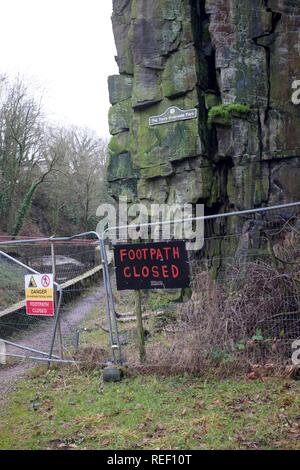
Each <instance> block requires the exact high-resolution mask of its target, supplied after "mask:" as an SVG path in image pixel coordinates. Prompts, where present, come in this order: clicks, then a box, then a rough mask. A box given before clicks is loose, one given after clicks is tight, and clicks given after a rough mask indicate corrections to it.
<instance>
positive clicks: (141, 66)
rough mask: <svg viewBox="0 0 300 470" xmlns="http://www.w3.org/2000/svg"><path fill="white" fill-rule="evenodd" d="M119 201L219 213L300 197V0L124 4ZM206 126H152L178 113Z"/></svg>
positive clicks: (114, 123) (114, 129) (115, 148)
mask: <svg viewBox="0 0 300 470" xmlns="http://www.w3.org/2000/svg"><path fill="white" fill-rule="evenodd" d="M112 22H113V29H114V35H115V42H116V46H117V53H118V56H117V62H118V65H119V71H120V75H117V76H112V77H109V93H110V101H111V104H112V107H111V109H110V112H109V125H110V132H111V134H112V139H111V142H110V145H109V152H110V157H109V166H108V180H109V184H110V189H111V192H112V194H113V195H114V196H115V197H118V196H120V195H122V194H125V193H126V194H127V196H129V198H131V199H133V200H135V199H138V200H142V201H150V202H152V201H153V202H158V203H164V202H166V203H173V202H179V203H182V202H191V203H196V202H199V203H204V204H205V206H206V208H207V211H209V212H210V213H214V212H218V211H220V210H222V211H226V210H232V209H234V210H239V209H244V208H252V207H259V206H263V205H271V204H273V203H283V202H290V201H293V200H294V201H295V200H300V184H299V181H300V106H296V105H295V104H293V103H292V100H291V96H292V93H293V90H292V84H293V82H294V80H297V79H298V80H300V3H299V0H243V1H241V0H206V1H205V0H114V2H113V16H112ZM170 107H171V108H172V107H178V108H180V109H181V110H189V109H193V108H197V110H198V114H197V117H196V118H192V119H188V120H180V121H174V122H169V123H166V124H161V125H154V126H150V125H149V118H150V117H153V116H158V115H161V114H163V113H164V112H165V111H166V110H167V109H168V108H170Z"/></svg>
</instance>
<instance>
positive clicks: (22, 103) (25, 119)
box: [0, 78, 46, 232]
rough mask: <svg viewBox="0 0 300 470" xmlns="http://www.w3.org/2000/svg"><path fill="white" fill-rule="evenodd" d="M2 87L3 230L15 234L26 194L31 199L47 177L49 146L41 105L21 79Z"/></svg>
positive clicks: (0, 202) (0, 167)
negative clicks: (17, 219)
mask: <svg viewBox="0 0 300 470" xmlns="http://www.w3.org/2000/svg"><path fill="white" fill-rule="evenodd" d="M1 85H2V86H1V95H0V182H1V192H0V218H1V223H2V228H3V229H4V230H5V231H10V232H11V231H12V228H13V227H14V228H16V220H15V216H16V213H17V208H18V206H20V204H21V205H22V204H23V203H24V201H23V196H24V194H25V197H26V198H27V199H28V198H29V195H28V194H29V193H28V192H29V189H30V188H31V187H32V184H33V182H35V181H36V180H37V179H38V180H39V179H40V178H41V175H42V173H43V163H44V162H45V155H46V142H45V139H44V118H43V114H42V111H41V105H40V102H39V101H37V100H36V99H35V98H34V97H33V96H32V95H31V94H30V92H29V90H28V88H27V86H26V85H25V83H24V82H23V81H22V80H21V79H20V78H17V79H16V80H15V81H14V82H12V83H11V82H9V81H8V80H7V79H4V80H2V83H1ZM32 188H33V187H32ZM32 191H33V189H31V192H32ZM33 193H34V191H33V192H32V196H33ZM31 199H32V197H31ZM19 222H20V221H19ZM18 226H19V227H20V223H19V224H18Z"/></svg>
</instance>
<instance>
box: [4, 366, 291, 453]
mask: <svg viewBox="0 0 300 470" xmlns="http://www.w3.org/2000/svg"><path fill="white" fill-rule="evenodd" d="M299 391H300V387H299V383H297V382H291V381H283V380H282V379H275V378H273V379H266V381H250V380H249V381H247V380H244V379H240V380H237V379H236V380H232V379H231V380H223V381H215V380H213V379H211V380H209V381H203V380H201V379H199V378H196V377H191V376H180V377H173V378H157V377H155V376H148V377H136V378H131V379H129V378H127V379H125V380H123V381H122V382H120V383H118V384H104V383H103V382H102V381H101V380H100V373H99V372H98V371H94V372H93V373H89V374H88V373H86V372H85V373H83V372H82V373H80V372H79V371H78V370H77V369H61V370H58V369H52V370H48V371H47V372H46V371H45V370H43V369H36V370H35V371H34V373H32V374H31V377H30V378H28V379H27V380H24V381H23V382H21V383H20V384H19V386H18V388H17V391H16V392H14V393H13V394H12V395H10V397H9V399H10V405H9V406H3V407H2V408H1V411H0V433H1V443H0V448H1V449H17V448H23V449H46V448H65V449H67V448H79V449H80V448H81V449H82V448H85V449H124V448H125V449H139V448H141V449H158V448H159V449H255V448H259V449H278V448H279V449H300V444H299V432H300V430H299V421H297V420H298V419H299V416H298V414H299V404H300V401H299ZM162 410H164V412H163V413H162Z"/></svg>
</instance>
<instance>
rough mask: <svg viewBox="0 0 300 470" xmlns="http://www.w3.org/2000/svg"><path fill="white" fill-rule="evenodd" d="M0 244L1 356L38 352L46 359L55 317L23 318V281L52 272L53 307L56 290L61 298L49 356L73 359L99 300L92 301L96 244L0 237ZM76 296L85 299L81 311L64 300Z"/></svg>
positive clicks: (81, 239)
mask: <svg viewBox="0 0 300 470" xmlns="http://www.w3.org/2000/svg"><path fill="white" fill-rule="evenodd" d="M0 242H1V243H0V338H1V339H3V340H5V341H6V353H7V354H8V355H18V354H19V355H22V354H25V355H26V356H27V357H29V356H36V352H37V351H38V352H40V353H41V354H39V356H42V357H46V356H48V355H49V352H50V349H51V345H52V340H53V337H54V328H55V322H56V317H57V312H56V315H55V317H50V318H44V317H40V316H39V317H35V316H28V315H26V311H25V282H24V276H25V275H26V274H31V273H39V274H43V273H53V272H54V273H55V280H56V286H57V287H56V289H55V291H56V294H55V299H56V304H57V305H58V303H59V291H61V292H63V294H62V303H61V304H60V309H59V310H60V313H59V316H60V320H59V325H58V329H57V333H56V335H55V342H54V348H53V351H52V352H53V355H54V356H55V357H63V358H71V357H73V354H74V351H76V350H77V349H78V331H79V327H80V323H81V322H83V321H84V320H85V318H86V316H87V315H88V314H89V312H90V310H91V309H92V308H93V307H94V308H96V307H97V309H98V313H99V311H100V307H99V304H98V303H97V301H98V297H97V296H96V297H95V298H94V296H92V294H93V292H94V290H95V287H94V286H95V285H96V284H97V283H98V285H99V284H100V278H101V259H100V255H99V242H98V240H95V238H94V237H92V236H91V234H84V235H83V236H78V238H76V237H75V238H74V239H70V240H61V239H58V240H53V239H32V240H28V239H25V240H24V239H21V238H19V239H13V240H10V239H9V238H8V237H5V239H4V237H1V240H0ZM79 294H82V295H83V296H84V297H85V298H87V302H86V307H83V306H82V305H79V306H77V305H76V304H74V302H73V307H72V308H70V306H69V301H70V300H75V299H76V298H77V297H78V296H79ZM91 296H92V298H89V297H91ZM26 348H28V349H26ZM43 352H44V354H42V353H43Z"/></svg>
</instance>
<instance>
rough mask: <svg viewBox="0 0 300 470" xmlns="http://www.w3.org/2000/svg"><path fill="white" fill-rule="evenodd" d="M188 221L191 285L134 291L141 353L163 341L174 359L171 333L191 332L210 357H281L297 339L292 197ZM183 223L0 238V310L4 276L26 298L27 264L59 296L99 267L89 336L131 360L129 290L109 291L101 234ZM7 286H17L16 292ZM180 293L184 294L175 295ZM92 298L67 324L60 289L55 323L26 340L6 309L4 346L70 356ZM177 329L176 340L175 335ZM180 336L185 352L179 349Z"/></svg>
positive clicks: (298, 213) (299, 245)
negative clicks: (196, 235)
mask: <svg viewBox="0 0 300 470" xmlns="http://www.w3.org/2000/svg"><path fill="white" fill-rule="evenodd" d="M187 220H188V221H197V220H201V221H203V224H204V246H203V248H201V249H200V250H198V251H197V252H190V254H189V264H190V273H191V291H190V292H181V291H167V292H162V291H149V292H143V293H142V296H143V302H144V311H143V315H144V327H145V338H147V339H148V341H147V348H146V349H148V359H150V360H151V359H153V360H157V359H155V358H157V357H158V356H157V355H156V351H158V350H159V349H160V348H162V349H163V351H164V353H163V354H164V355H165V356H166V357H167V359H168V361H172V360H175V357H176V351H177V349H178V347H179V346H178V344H179V343H180V341H178V335H179V336H180V338H181V340H182V341H183V338H184V337H185V335H187V336H188V335H190V334H191V332H192V334H193V335H194V334H196V333H197V334H198V336H197V338H198V340H199V341H198V340H197V341H198V342H197V343H196V344H197V345H198V343H199V342H200V343H201V351H200V352H199V355H201V354H205V353H206V355H207V353H208V351H210V352H211V353H212V354H214V355H216V356H217V355H218V354H219V353H220V354H221V352H222V351H223V353H224V351H225V353H226V354H227V353H228V354H229V353H231V352H232V351H237V350H238V351H244V350H246V351H247V352H248V353H249V355H250V356H252V357H253V360H254V359H255V357H256V356H257V354H258V352H259V354H260V355H261V357H267V356H268V354H269V353H270V352H273V353H274V354H275V353H276V354H278V357H281V358H283V359H284V358H287V357H288V355H289V350H290V349H289V348H290V344H291V343H292V341H294V340H295V339H297V338H299V337H300V202H295V203H291V204H285V205H276V206H272V207H266V208H259V209H251V210H246V211H240V212H229V213H224V214H214V215H208V216H202V217H193V218H189V219H187ZM184 221H185V220H184V219H178V220H172V221H171V222H170V221H167V220H166V221H163V222H154V223H149V224H137V225H132V224H130V225H126V226H119V227H109V228H107V229H106V230H105V231H104V232H103V233H102V234H100V235H99V234H97V233H96V232H89V233H86V234H79V235H76V236H74V237H60V238H43V239H32V240H5V241H2V242H1V241H0V250H1V252H0V289H1V301H0V302H2V304H0V306H1V310H3V309H5V308H9V306H5V305H3V303H4V302H7V300H5V292H6V289H7V285H8V286H9V285H10V282H11V281H10V280H11V279H12V280H13V283H14V284H13V285H12V286H10V287H11V288H10V293H9V294H8V296H7V297H8V298H9V299H10V300H9V301H11V299H13V300H14V303H17V302H18V301H21V300H22V299H23V298H24V297H23V296H24V280H23V278H24V274H26V273H28V272H39V273H46V272H53V270H54V272H55V275H56V280H57V284H58V288H59V289H60V290H61V291H63V292H64V294H63V295H64V296H65V295H67V294H70V295H71V294H72V293H75V292H76V291H78V292H84V291H85V290H87V291H89V287H84V286H83V285H82V284H81V285H80V286H79V287H78V283H75V284H74V285H73V284H72V280H74V279H81V278H82V277H83V278H84V276H85V275H86V274H87V273H89V272H91V273H97V272H98V270H100V269H101V268H102V271H101V272H102V276H103V287H102V289H103V296H102V295H100V296H99V298H96V299H94V302H95V304H93V305H95V308H96V309H98V312H99V314H100V311H101V312H102V311H103V306H104V303H105V324H104V323H103V321H102V317H101V321H100V324H99V319H97V318H96V319H95V320H94V329H95V338H96V337H97V338H98V336H97V335H96V333H97V329H98V330H99V329H100V328H102V329H104V330H105V334H107V337H108V344H107V345H106V344H105V345H104V344H101V347H103V349H105V348H106V349H107V353H108V355H106V356H105V354H104V356H105V357H106V358H107V357H108V358H109V359H107V360H111V361H112V362H114V363H122V362H124V361H127V362H136V360H137V358H138V353H137V347H136V340H135V337H136V327H135V324H134V321H132V320H134V319H135V313H134V311H135V310H134V309H135V305H134V296H133V295H132V292H126V291H124V292H122V293H120V292H117V291H116V288H115V276H114V266H113V265H112V269H111V268H110V266H109V262H108V246H109V243H108V242H107V240H106V238H107V235H108V234H109V232H110V231H115V230H116V229H117V230H120V229H123V228H129V227H130V228H133V227H136V228H139V227H142V226H147V227H151V226H153V225H158V226H160V225H161V226H162V225H164V224H170V223H171V224H174V225H175V224H182V223H184ZM161 241H163V240H161ZM51 247H52V252H51ZM53 248H54V253H55V266H53ZM3 266H4V269H3ZM100 266H101V268H100ZM1 267H2V270H3V271H4V274H3V275H2V278H1ZM10 271H11V272H10ZM16 280H17V281H16ZM5 283H6V284H5ZM15 284H16V285H17V286H19V291H18V289H17V291H16V290H15ZM182 300H184V302H183V303H179V301H180V302H182ZM90 302H91V301H90V299H89V300H88V301H87V303H88V305H87V307H86V312H80V311H79V312H77V314H78V315H77V316H78V317H77V319H76V321H74V322H72V320H68V315H64V313H65V311H67V307H66V306H65V305H63V297H62V298H61V301H60V302H58V304H57V309H58V310H57V315H56V318H55V321H54V322H55V323H54V324H53V320H42V323H43V325H42V328H40V330H39V331H40V334H39V335H36V336H34V337H35V338H36V339H37V342H36V344H35V343H34V342H32V340H31V339H32V335H28V340H27V339H26V338H25V340H24V341H23V342H22V344H21V345H20V344H19V343H18V341H17V340H16V341H14V334H13V332H14V331H15V332H16V337H18V333H19V331H20V330H21V329H23V328H25V327H28V328H30V327H31V326H32V322H34V320H32V319H31V318H26V316H25V315H24V314H11V315H6V316H5V321H3V323H4V324H3V325H2V326H1V322H0V330H1V331H2V332H3V329H4V330H5V331H6V332H7V331H8V332H9V334H8V335H7V336H8V337H9V339H8V341H10V342H11V343H13V344H11V345H8V346H10V348H11V349H10V353H11V354H15V355H16V347H17V346H24V347H25V348H28V349H24V350H25V351H27V352H30V351H31V352H33V353H34V356H33V357H35V358H39V359H40V360H47V359H48V358H51V359H53V360H55V359H57V360H60V361H66V360H70V361H73V359H72V357H73V356H72V355H71V354H70V355H67V356H66V353H67V352H68V349H69V348H70V349H71V345H72V344H74V338H75V343H76V338H78V325H79V324H80V320H81V319H83V318H85V316H86V314H88V312H89V311H90V308H91V304H90ZM72 308H73V307H72ZM80 308H81V309H82V307H80ZM74 309H75V310H76V306H75V307H74ZM174 310H176V312H174ZM0 315H1V313H0ZM8 318H9V320H8ZM64 318H65V323H66V324H67V323H68V322H69V323H70V325H69V327H68V328H65V329H64V328H63V331H62V335H60V333H59V331H60V328H59V322H60V319H64ZM0 320H1V319H0ZM97 322H98V323H97ZM5 323H6V324H5ZM9 323H11V325H9ZM49 325H50V326H49ZM9 327H10V328H11V329H10V330H9ZM35 328H36V327H35ZM49 328H50V329H51V332H52V333H51V335H50V337H49ZM195 332H196V333H195ZM204 335H206V339H204ZM1 337H3V335H1V334H0V338H1ZM60 337H63V338H64V340H65V341H64V344H63V348H62V347H59V346H60V344H61V342H60V341H57V343H56V345H55V344H54V340H56V339H57V338H58V339H60ZM176 337H177V343H176V342H175V343H174V338H176ZM4 339H5V338H4ZM94 341H95V342H96V341H98V339H95V340H94ZM77 343H78V341H77ZM7 344H8V343H7ZM176 344H177V346H176ZM180 344H181V346H180V347H181V348H182V351H181V356H182V357H183V356H184V348H183V346H182V343H180ZM16 345H17V346H16ZM77 345H78V344H77ZM94 345H95V344H94ZM41 346H44V347H41ZM176 348H177V349H176ZM219 349H220V350H222V351H221V352H220V351H219ZM218 351H219V352H218ZM37 352H38V353H37ZM62 353H63V354H62ZM37 354H38V355H37ZM157 354H158V355H159V352H158V353H157ZM41 356H43V357H42V358H41ZM104 356H103V357H104ZM178 356H180V354H179V353H178ZM31 357H32V356H31ZM66 357H67V359H66ZM284 360H285V359H284Z"/></svg>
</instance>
